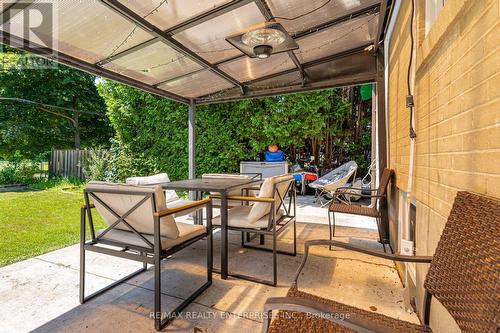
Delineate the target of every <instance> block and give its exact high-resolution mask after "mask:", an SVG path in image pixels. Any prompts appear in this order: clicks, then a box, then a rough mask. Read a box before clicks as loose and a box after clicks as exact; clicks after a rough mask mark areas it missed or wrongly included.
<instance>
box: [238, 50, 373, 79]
mask: <svg viewBox="0 0 500 333" xmlns="http://www.w3.org/2000/svg"><path fill="white" fill-rule="evenodd" d="M370 46H372V44H366V45H363V46H360V47H356V48H354V49H350V50H347V51H342V52H339V53H336V54H332V55H329V56H327V57H323V58H319V59H316V60H313V61H309V62H306V63H304V64H303V65H302V67H303V68H304V69H307V68H310V67H314V66H317V65H321V64H324V63H326V62H330V61H333V60H336V59H340V58H344V57H348V56H350V55H353V54H356V53H363V52H366V48H367V47H370ZM296 71H297V69H296V68H292V69H288V70H285V71H282V72H278V73H274V74H269V75H266V76H263V77H260V78H258V79H254V80H251V81H247V82H245V85H251V84H254V83H258V82H262V81H265V80H269V79H272V78H275V77H278V76H281V75H286V74H290V73H294V72H296Z"/></svg>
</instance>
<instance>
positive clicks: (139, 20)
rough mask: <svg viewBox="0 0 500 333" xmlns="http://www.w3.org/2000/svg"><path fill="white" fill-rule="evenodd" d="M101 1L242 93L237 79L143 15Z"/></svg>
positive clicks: (107, 0)
mask: <svg viewBox="0 0 500 333" xmlns="http://www.w3.org/2000/svg"><path fill="white" fill-rule="evenodd" d="M101 1H102V2H103V3H105V4H106V5H108V7H110V8H111V9H113V10H114V11H115V12H116V13H118V14H120V15H122V16H123V17H125V18H126V19H127V20H129V21H130V22H132V23H134V24H137V25H138V26H140V27H142V28H144V29H146V30H148V31H149V32H150V33H152V34H153V35H155V37H157V38H158V39H159V40H160V41H162V42H164V43H165V44H167V45H168V46H170V47H171V48H173V49H174V50H176V51H177V52H179V53H182V54H184V55H186V56H188V57H189V58H191V59H192V60H193V61H195V62H196V63H198V64H199V65H201V66H203V67H205V68H207V69H210V70H211V71H212V72H213V73H215V74H216V75H218V76H219V77H221V78H222V79H224V80H226V81H228V82H231V83H232V84H234V85H235V86H237V87H238V88H240V90H241V92H242V93H244V89H243V85H241V83H240V82H239V81H238V80H236V79H234V78H233V77H231V76H230V75H228V74H226V73H225V72H223V71H222V70H220V69H218V68H217V67H216V66H213V65H212V64H210V63H209V62H208V61H206V60H205V59H203V58H202V57H200V56H199V55H197V54H196V53H195V52H193V51H191V50H190V49H188V48H187V47H185V46H184V45H182V43H180V42H178V41H177V40H175V39H174V38H173V37H172V36H170V35H169V34H167V33H165V32H164V31H162V30H161V29H159V28H158V27H156V26H155V25H153V24H151V23H149V22H148V21H147V20H146V19H144V18H143V17H141V16H140V15H138V14H137V13H135V12H134V11H132V10H130V9H129V8H128V7H126V6H124V5H123V4H122V3H120V2H119V1H117V0H101Z"/></svg>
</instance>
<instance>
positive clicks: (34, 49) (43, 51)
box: [0, 32, 189, 104]
mask: <svg viewBox="0 0 500 333" xmlns="http://www.w3.org/2000/svg"><path fill="white" fill-rule="evenodd" d="M0 36H1V39H0V42H1V43H4V44H7V45H10V46H12V47H14V48H16V49H20V50H24V51H28V52H31V53H33V54H35V55H39V56H41V57H44V58H47V59H50V60H53V61H56V62H59V63H62V64H65V65H68V66H71V67H74V68H77V69H79V70H82V71H85V72H88V73H91V74H94V75H97V76H102V77H105V78H108V79H111V80H115V81H118V82H121V83H124V84H126V85H129V86H132V87H135V88H138V89H142V90H144V91H147V92H150V93H152V94H155V95H158V96H162V97H166V98H169V99H171V100H173V101H176V102H180V103H185V104H189V100H188V99H187V98H184V97H182V96H179V95H176V94H174V93H171V92H168V91H165V90H161V89H158V88H155V87H152V86H150V85H148V84H145V83H143V82H140V81H137V80H134V79H131V78H129V77H126V76H123V75H120V74H118V73H115V72H112V71H109V70H106V69H104V68H101V67H99V66H96V65H93V64H89V63H87V62H85V61H82V60H80V59H77V58H74V57H72V56H69V55H67V54H64V53H61V52H57V51H55V50H50V49H47V48H43V47H42V46H40V45H36V44H35V43H34V42H31V41H30V42H28V41H27V40H25V39H22V38H20V37H17V36H14V35H11V34H9V33H7V32H2V33H0Z"/></svg>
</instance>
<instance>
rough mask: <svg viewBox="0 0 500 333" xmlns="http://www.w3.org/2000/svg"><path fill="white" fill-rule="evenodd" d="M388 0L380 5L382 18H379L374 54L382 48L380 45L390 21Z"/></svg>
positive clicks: (383, 0) (384, 0)
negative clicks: (387, 23)
mask: <svg viewBox="0 0 500 333" xmlns="http://www.w3.org/2000/svg"><path fill="white" fill-rule="evenodd" d="M387 2H388V0H382V3H381V4H380V16H379V18H378V29H377V34H376V35H375V40H374V41H373V46H374V49H373V52H374V53H377V51H378V48H379V46H380V43H381V42H382V40H383V34H384V31H385V26H386V22H387V21H388V20H387V18H388V15H387V14H388V13H389V7H390V6H388V4H387Z"/></svg>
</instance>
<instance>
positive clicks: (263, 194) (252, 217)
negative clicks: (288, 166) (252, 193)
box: [248, 174, 293, 223]
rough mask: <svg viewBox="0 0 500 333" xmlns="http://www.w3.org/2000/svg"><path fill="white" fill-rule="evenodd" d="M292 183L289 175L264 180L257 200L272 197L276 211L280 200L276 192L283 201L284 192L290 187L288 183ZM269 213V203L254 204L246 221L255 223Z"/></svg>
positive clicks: (291, 177)
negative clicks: (274, 187) (274, 189)
mask: <svg viewBox="0 0 500 333" xmlns="http://www.w3.org/2000/svg"><path fill="white" fill-rule="evenodd" d="M292 181H293V175H291V174H286V175H281V176H275V177H269V178H266V180H264V183H262V186H261V188H260V191H259V195H258V197H259V198H273V197H274V200H275V205H276V209H278V207H279V204H280V198H279V196H278V192H279V193H280V195H281V197H282V198H283V199H284V198H285V195H286V190H287V188H288V186H289V185H290V182H292ZM280 182H282V183H280ZM277 183H279V184H278V185H277V186H276V193H273V186H274V184H277ZM269 212H271V203H268V202H256V203H254V204H253V205H252V210H251V211H250V213H249V214H248V221H250V222H251V223H256V222H257V221H259V220H260V219H262V217H264V216H266V215H267V214H269Z"/></svg>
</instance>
